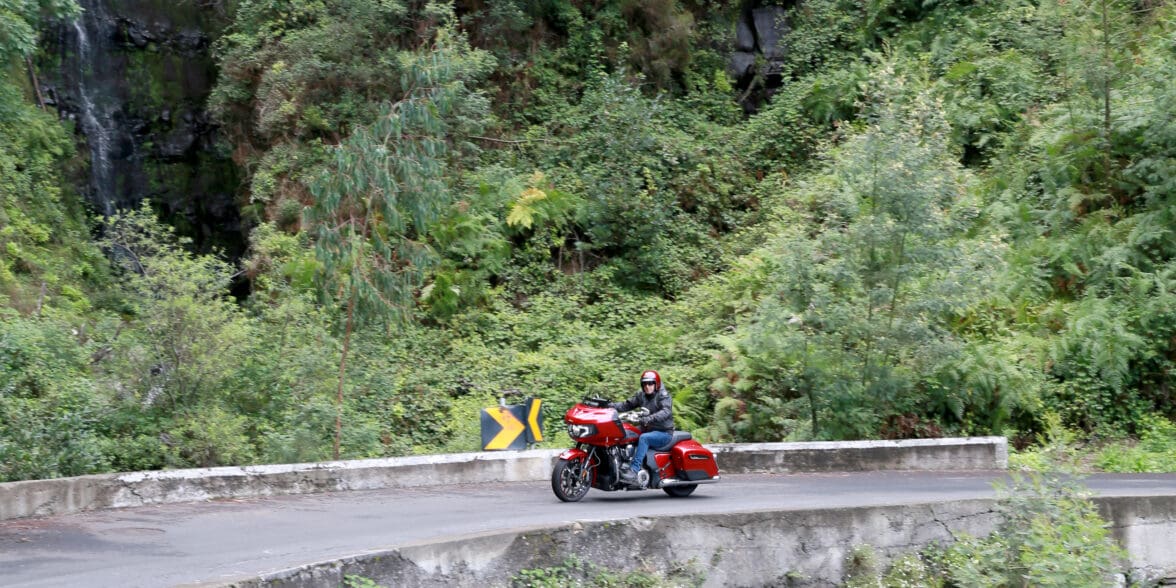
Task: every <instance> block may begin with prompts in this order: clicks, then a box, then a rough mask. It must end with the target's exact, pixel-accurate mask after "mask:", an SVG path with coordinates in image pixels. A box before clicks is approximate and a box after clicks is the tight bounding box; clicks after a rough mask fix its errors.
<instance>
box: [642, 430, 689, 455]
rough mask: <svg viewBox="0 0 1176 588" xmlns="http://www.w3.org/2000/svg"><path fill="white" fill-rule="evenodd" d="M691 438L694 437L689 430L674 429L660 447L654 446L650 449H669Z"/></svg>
mask: <svg viewBox="0 0 1176 588" xmlns="http://www.w3.org/2000/svg"><path fill="white" fill-rule="evenodd" d="M693 438H694V437H693V436H692V435H691V434H690V432H689V431H674V434H673V436H672V437H670V441H669V443H666V444H665V445H662V446H661V447H654V448H652V449H653V450H654V451H669V450H670V449H672V448H673V447H674V446H675V445H677V444H679V443H681V442H683V441H686V440H688V439H693Z"/></svg>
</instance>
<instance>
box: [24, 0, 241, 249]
mask: <svg viewBox="0 0 1176 588" xmlns="http://www.w3.org/2000/svg"><path fill="white" fill-rule="evenodd" d="M80 4H81V5H82V7H83V9H84V10H85V12H84V14H83V15H82V17H80V18H79V19H78V20H77V21H76V22H63V23H60V24H59V25H58V26H57V27H56V28H55V30H56V34H55V35H53V36H51V37H50V38H48V39H46V43H45V54H46V55H47V56H48V57H47V59H52V62H50V63H42V70H44V71H45V72H46V74H47V75H45V76H44V83H45V84H46V87H44V88H42V90H43V93H44V94H45V95H46V96H48V97H49V100H48V102H49V103H51V104H52V105H53V106H55V107H56V108H57V111H58V113H59V114H60V116H61V117H62V118H63V119H67V120H70V121H73V122H74V123H75V129H76V132H77V133H78V137H79V152H80V153H82V154H83V155H85V154H87V153H88V155H89V157H88V160H89V162H90V166H89V170H88V177H87V178H83V179H81V180H80V181H79V183H80V184H83V185H84V186H85V192H86V194H87V197H88V200H89V201H90V202H91V203H92V204H93V206H94V208H95V210H96V211H98V212H99V213H101V214H104V215H110V214H113V213H114V212H116V211H117V210H120V209H125V208H128V207H135V206H138V205H139V203H141V202H142V201H144V200H150V201H151V203H152V205H153V206H154V207H155V208H156V210H158V211H159V212H160V213H161V214H162V215H163V217H164V218H165V219H167V220H168V221H169V222H171V224H173V225H175V226H176V228H177V229H178V231H179V232H180V233H181V234H184V235H187V236H189V237H191V238H192V239H193V240H194V241H195V242H196V245H197V247H198V248H200V249H202V250H209V249H213V248H216V249H221V250H223V251H225V252H226V253H228V254H229V255H233V256H236V255H239V254H240V253H241V252H242V251H243V250H244V243H245V239H244V231H243V227H242V223H241V220H240V217H239V213H238V208H237V204H236V202H235V199H234V195H235V193H236V186H237V184H238V181H239V178H238V173H237V170H236V167H235V166H234V164H233V163H232V161H231V159H230V158H229V156H228V148H227V147H225V146H224V145H222V144H221V143H220V142H219V140H218V136H217V128H216V126H215V125H214V124H212V122H211V120H210V118H209V115H208V113H207V112H206V111H205V108H204V105H205V104H206V102H207V98H208V94H209V92H210V91H211V90H212V87H213V85H214V84H215V81H216V64H215V62H214V61H213V59H212V57H211V54H210V48H211V42H212V40H213V39H214V38H215V36H216V35H217V34H219V31H220V30H221V28H222V27H223V26H224V23H225V22H226V21H227V20H228V17H227V15H223V14H220V13H218V12H217V9H216V8H215V7H214V6H212V5H214V4H215V3H207V2H175V1H174V0H81V1H80Z"/></svg>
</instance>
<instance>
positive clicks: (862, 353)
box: [729, 63, 999, 438]
mask: <svg viewBox="0 0 1176 588" xmlns="http://www.w3.org/2000/svg"><path fill="white" fill-rule="evenodd" d="M872 81H873V84H872V87H873V91H872V92H871V93H870V94H869V95H868V99H869V103H868V105H867V108H866V112H865V120H866V125H865V127H864V128H863V129H862V131H861V132H860V133H858V134H857V135H855V136H853V137H851V138H850V139H849V140H848V141H847V142H846V144H845V145H844V146H843V147H842V148H840V149H839V150H838V151H837V152H836V153H835V154H834V158H833V166H832V168H831V171H830V172H829V173H827V174H825V175H823V176H820V177H818V178H817V179H816V180H815V181H812V182H809V183H807V184H805V185H803V186H802V188H803V190H805V191H807V192H808V194H805V196H808V197H810V198H812V199H813V200H814V202H813V203H812V206H813V207H814V208H815V209H816V210H815V211H814V212H813V213H812V217H813V218H812V219H809V221H808V223H806V224H805V225H801V226H800V227H798V228H795V229H793V230H790V231H787V232H785V234H783V235H781V236H780V237H777V238H776V240H775V243H774V244H772V245H771V246H769V247H768V248H767V249H766V252H765V255H766V257H768V258H769V259H771V260H772V265H773V271H772V272H771V277H770V279H769V284H768V295H766V296H765V297H764V299H763V300H762V301H761V303H760V304H759V307H758V308H757V309H756V311H755V313H754V315H753V317H752V322H751V324H750V325H748V326H747V328H746V329H745V330H744V331H743V336H742V338H741V340H740V341H739V343H738V346H737V348H738V353H740V354H742V355H744V358H743V359H742V362H741V363H740V364H739V365H740V366H741V369H742V373H738V374H735V375H736V377H737V379H739V378H746V379H748V380H750V381H748V382H745V383H744V384H743V387H744V389H745V393H744V397H745V398H746V399H747V402H748V407H747V410H748V416H747V417H746V418H748V419H752V420H754V419H757V418H759V417H757V416H756V414H755V413H756V412H757V411H758V412H769V413H771V412H773V411H777V412H778V411H779V410H780V408H781V407H783V406H784V405H785V403H789V402H791V401H793V400H797V399H804V401H806V404H807V409H808V410H807V412H808V415H806V416H807V417H808V420H809V422H810V424H811V426H812V431H811V435H812V436H814V437H831V438H847V437H849V438H852V437H864V436H872V435H875V434H877V433H878V432H879V427H880V426H881V424H882V423H881V422H880V419H882V418H885V417H891V416H902V415H903V414H905V413H907V412H916V413H925V407H926V403H925V402H923V400H925V392H926V389H927V388H928V386H929V384H928V382H930V381H933V380H934V379H935V378H936V377H937V373H938V371H939V370H941V368H942V367H943V366H944V365H945V364H947V363H948V362H947V359H948V358H950V357H953V356H954V355H955V354H956V353H958V351H959V342H958V341H957V339H956V338H955V337H954V335H953V334H952V333H951V330H950V320H951V317H952V313H953V311H958V310H960V309H962V308H964V307H965V306H966V305H967V303H968V302H969V296H970V294H972V293H975V292H976V286H977V285H978V284H979V283H981V282H982V280H983V279H984V277H985V276H986V275H988V272H989V270H990V269H991V265H990V263H991V261H992V260H994V259H997V258H999V255H998V254H997V253H996V251H995V250H994V249H993V247H994V246H990V245H989V244H985V243H982V242H981V243H969V244H967V245H968V246H966V247H965V244H964V243H963V229H964V228H965V227H966V226H967V224H968V222H969V215H968V214H965V213H966V212H967V211H968V210H971V207H969V206H967V205H966V201H965V200H964V198H965V196H966V190H965V176H964V174H963V172H962V171H961V170H960V168H959V164H958V163H957V162H956V161H955V160H954V158H953V156H952V155H953V154H952V150H951V149H950V146H949V140H950V134H949V128H948V126H947V124H946V123H945V121H944V118H943V112H942V108H941V107H940V105H939V104H938V102H937V101H936V100H935V99H934V98H933V95H932V94H931V92H929V91H928V90H926V89H921V88H920V87H919V86H918V85H917V83H911V82H908V81H907V80H905V79H904V77H903V76H900V75H895V73H894V70H893V63H886V64H884V65H883V67H882V68H880V70H879V71H878V73H877V74H875V77H874V79H873V80H872ZM818 222H819V223H820V224H819V225H817V224H815V223H818ZM806 225H807V226H806ZM818 227H819V231H818V232H816V237H815V238H814V237H811V236H810V235H811V234H812V233H810V232H809V231H814V230H816V229H817V228H818ZM986 257H987V258H988V259H987V260H986V259H985V258H986ZM737 371H738V370H737ZM729 377H730V376H729ZM822 395H823V398H822ZM794 410H795V409H794ZM821 415H824V418H823V419H822V418H821ZM760 420H761V421H762V422H764V423H768V422H771V419H760ZM777 420H778V419H777ZM779 424H780V423H779V422H777V425H779ZM794 426H795V425H794ZM765 432H766V433H768V435H769V436H771V435H772V434H773V433H772V432H771V429H770V428H769V429H768V430H767V431H750V432H749V433H750V434H751V436H752V438H761V437H760V435H762V434H763V433H765ZM927 432H928V433H929V432H930V431H927Z"/></svg>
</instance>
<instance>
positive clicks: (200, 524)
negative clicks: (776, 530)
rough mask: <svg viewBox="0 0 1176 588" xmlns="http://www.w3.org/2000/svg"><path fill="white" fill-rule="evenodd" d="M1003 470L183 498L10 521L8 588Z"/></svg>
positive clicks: (888, 493) (301, 559) (776, 505)
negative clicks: (676, 493)
mask: <svg viewBox="0 0 1176 588" xmlns="http://www.w3.org/2000/svg"><path fill="white" fill-rule="evenodd" d="M1000 477H1002V474H1001V473H999V472H963V473H961V472H950V473H948V472H870V473H847V474H791V475H782V474H776V475H733V476H725V477H724V479H723V481H722V482H720V483H719V484H713V485H708V486H700V487H699V488H698V490H697V491H695V493H694V495H692V496H690V497H688V498H684V499H676V498H670V497H668V496H666V495H665V494H664V493H662V492H661V491H641V492H613V493H608V492H600V491H598V490H592V491H591V492H589V493H588V496H587V497H586V498H585V499H584V500H583V501H581V502H579V503H561V502H559V501H558V500H557V499H556V498H555V496H554V495H553V494H552V493H551V487H550V485H549V484H548V483H546V482H525V483H509V484H506V483H502V484H484V485H461V486H449V487H427V488H408V489H390V490H374V491H362V492H339V493H329V494H314V495H303V496H285V497H276V498H269V499H256V500H241V501H234V500H228V501H216V502H202V503H190V504H171V505H162V506H151V507H141V508H132V509H121V510H108V511H97V512H90V513H81V514H75V515H67V516H58V517H50V518H42V519H22V520H16V521H5V522H0V586H88V587H102V586H118V587H131V586H145V587H154V586H177V585H185V584H195V583H204V582H218V581H227V580H229V579H233V578H241V577H247V576H252V575H256V574H260V573H265V572H272V571H277V570H282V569H287V568H291V567H296V566H299V565H304V564H308V563H313V562H319V561H324V560H331V559H336V558H339V557H344V556H348V555H355V554H358V553H363V552H367V551H378V550H385V549H390V548H394V547H396V546H399V545H404V544H407V543H413V542H419V541H426V540H436V539H441V538H452V537H455V536H461V535H466V534H470V533H480V532H486V531H496V530H507V529H510V528H515V527H527V526H535V525H546V524H558V523H566V522H572V521H577V520H581V521H582V520H607V519H623V518H628V517H633V516H656V515H666V514H684V513H722V512H736V511H748V510H781V509H797V510H800V509H812V508H836V507H846V506H872V505H884V504H910V503H921V502H947V501H952V500H963V499H970V498H984V497H991V496H994V495H995V492H994V490H993V486H992V482H993V480H996V479H998V478H1000ZM1087 485H1088V486H1090V488H1091V489H1093V490H1094V491H1095V492H1096V493H1098V494H1102V495H1108V496H1116V495H1119V496H1122V495H1128V496H1129V495H1166V494H1176V474H1138V475H1099V476H1094V477H1091V478H1090V479H1088V480H1087Z"/></svg>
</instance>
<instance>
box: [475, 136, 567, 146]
mask: <svg viewBox="0 0 1176 588" xmlns="http://www.w3.org/2000/svg"><path fill="white" fill-rule="evenodd" d="M462 136H463V137H465V138H467V139H477V140H479V141H490V142H491V143H503V144H506V145H525V144H527V143H554V144H556V145H567V144H568V142H567V141H560V140H558V139H518V140H510V139H495V138H493V137H483V136H481V135H462Z"/></svg>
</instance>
